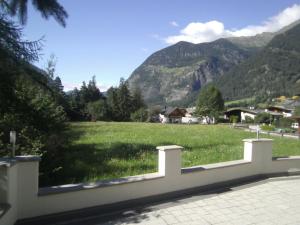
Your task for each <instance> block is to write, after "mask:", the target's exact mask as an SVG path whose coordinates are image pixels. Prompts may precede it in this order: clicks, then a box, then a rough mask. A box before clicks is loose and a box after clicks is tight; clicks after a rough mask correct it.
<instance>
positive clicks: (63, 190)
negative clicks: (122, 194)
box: [38, 173, 164, 196]
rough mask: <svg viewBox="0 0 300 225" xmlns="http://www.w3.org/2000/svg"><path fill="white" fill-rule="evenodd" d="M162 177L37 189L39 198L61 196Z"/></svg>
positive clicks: (149, 175) (142, 176)
mask: <svg viewBox="0 0 300 225" xmlns="http://www.w3.org/2000/svg"><path fill="white" fill-rule="evenodd" d="M163 177H164V176H162V175H159V174H158V173H149V174H144V175H137V176H130V177H123V178H118V179H113V180H103V181H98V182H93V183H79V184H67V185H60V186H52V187H44V188H39V193H38V195H39V196H45V195H51V194H62V193H67V192H73V191H82V190H90V189H94V188H103V187H109V186H113V185H122V184H128V183H134V182H142V181H147V180H154V179H160V178H163Z"/></svg>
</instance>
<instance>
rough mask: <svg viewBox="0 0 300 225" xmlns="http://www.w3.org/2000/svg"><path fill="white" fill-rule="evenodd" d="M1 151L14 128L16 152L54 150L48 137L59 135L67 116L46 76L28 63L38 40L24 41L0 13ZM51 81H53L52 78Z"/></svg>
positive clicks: (5, 150)
mask: <svg viewBox="0 0 300 225" xmlns="http://www.w3.org/2000/svg"><path fill="white" fill-rule="evenodd" d="M0 43H1V44H0V58H1V60H0V133H1V137H0V138H1V141H0V147H1V149H0V150H1V151H0V155H1V156H5V155H8V150H9V149H10V144H9V132H10V131H11V130H15V131H16V132H17V154H41V153H45V152H47V151H56V149H57V147H58V145H56V144H53V143H50V142H49V141H48V140H49V137H50V136H53V137H57V138H59V137H60V133H61V131H62V130H63V129H64V125H65V123H64V122H65V121H66V117H65V111H64V108H63V106H62V105H60V104H59V103H58V101H56V99H55V96H56V95H57V94H58V93H56V92H55V91H54V89H52V87H51V85H50V81H51V82H52V81H53V80H52V79H49V78H48V77H47V76H46V75H45V74H44V73H43V72H42V71H41V70H39V69H37V68H36V67H34V66H32V65H31V64H30V63H31V62H33V61H34V60H37V59H38V51H39V48H40V45H39V43H38V42H24V41H23V40H22V30H21V29H19V28H18V27H16V26H15V25H14V23H12V22H10V21H9V20H8V19H6V17H5V16H2V15H1V16H0ZM53 83H55V82H54V81H53Z"/></svg>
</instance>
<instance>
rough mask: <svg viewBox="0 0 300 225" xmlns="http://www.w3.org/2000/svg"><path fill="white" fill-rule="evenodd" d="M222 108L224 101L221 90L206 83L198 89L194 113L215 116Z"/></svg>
mask: <svg viewBox="0 0 300 225" xmlns="http://www.w3.org/2000/svg"><path fill="white" fill-rule="evenodd" d="M223 109H224V101H223V98H222V94H221V92H220V91H219V90H218V89H217V88H216V87H215V86H213V85H207V86H205V87H203V88H202V89H201V91H200V94H199V97H198V100H197V108H196V113H197V114H198V115H199V116H208V117H210V118H213V117H214V118H217V117H218V115H219V113H220V112H221V111H222V110H223Z"/></svg>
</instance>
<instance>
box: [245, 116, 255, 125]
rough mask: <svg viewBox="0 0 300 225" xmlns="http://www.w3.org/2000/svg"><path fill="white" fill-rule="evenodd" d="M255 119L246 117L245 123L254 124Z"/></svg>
mask: <svg viewBox="0 0 300 225" xmlns="http://www.w3.org/2000/svg"><path fill="white" fill-rule="evenodd" d="M253 122H254V119H252V118H251V117H250V116H246V117H245V123H253Z"/></svg>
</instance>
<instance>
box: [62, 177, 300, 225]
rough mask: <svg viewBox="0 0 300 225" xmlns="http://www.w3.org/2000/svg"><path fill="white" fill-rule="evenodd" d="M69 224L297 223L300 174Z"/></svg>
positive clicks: (299, 215) (298, 219) (206, 224)
mask: <svg viewBox="0 0 300 225" xmlns="http://www.w3.org/2000/svg"><path fill="white" fill-rule="evenodd" d="M60 224H68V225H79V224H84V225H98V224H99V225H100V224H104V225H129V224H145V225H168V224H186V225H188V224H189V225H193V224H198V225H209V224H216V225H226V224H227V225H247V224H249V225H250V224H262V225H267V224H278V225H282V224H290V225H292V224H294V225H300V176H291V177H277V178H269V179H266V180H261V181H257V182H254V183H249V184H245V185H241V186H237V187H231V188H223V189H219V190H216V191H214V192H207V193H200V194H198V195H193V196H188V197H185V198H181V199H173V200H170V201H168V202H165V203H160V204H156V205H151V206H144V207H137V208H136V209H132V210H127V211H123V212H121V213H118V214H117V215H114V214H112V215H110V216H108V217H106V219H105V220H103V218H101V216H97V215H95V216H94V217H89V218H82V220H74V221H68V222H67V221H66V222H65V223H60Z"/></svg>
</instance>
